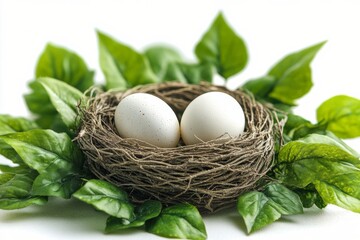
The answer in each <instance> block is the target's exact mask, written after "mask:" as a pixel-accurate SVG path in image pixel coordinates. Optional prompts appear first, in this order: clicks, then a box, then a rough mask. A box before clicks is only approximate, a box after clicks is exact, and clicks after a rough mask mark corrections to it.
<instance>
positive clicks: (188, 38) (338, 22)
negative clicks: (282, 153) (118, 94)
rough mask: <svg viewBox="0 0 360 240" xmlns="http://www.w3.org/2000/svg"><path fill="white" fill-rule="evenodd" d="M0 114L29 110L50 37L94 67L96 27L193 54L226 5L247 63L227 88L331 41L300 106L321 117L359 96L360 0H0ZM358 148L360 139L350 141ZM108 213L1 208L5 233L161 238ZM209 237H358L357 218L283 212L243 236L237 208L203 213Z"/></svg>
mask: <svg viewBox="0 0 360 240" xmlns="http://www.w3.org/2000/svg"><path fill="white" fill-rule="evenodd" d="M0 3H1V4H0V114H11V115H14V116H29V113H28V112H27V110H26V107H25V104H24V101H23V98H22V96H23V95H24V94H25V93H27V92H28V91H29V90H28V88H27V82H28V81H29V80H31V79H32V78H33V76H34V68H35V64H36V61H37V58H38V56H39V54H40V53H41V51H42V50H43V48H44V47H45V44H46V43H47V42H51V43H54V44H57V45H61V46H65V47H67V48H69V49H72V50H74V51H76V52H77V53H78V54H80V55H81V56H82V57H83V58H84V59H85V60H86V62H87V63H88V65H89V66H90V67H91V68H93V69H95V70H96V79H97V81H98V82H102V81H103V76H102V74H101V72H100V69H99V65H98V51H97V40H96V35H95V29H99V30H102V31H103V32H105V33H108V34H110V35H112V36H113V37H115V38H116V39H118V40H120V41H122V42H124V43H127V44H129V45H131V46H132V47H134V48H135V49H137V50H142V49H144V47H146V46H149V45H150V44H154V43H168V44H171V45H173V46H176V47H177V48H178V49H179V50H180V51H181V52H182V53H183V55H184V56H185V57H186V58H187V59H189V60H195V57H194V54H193V48H194V46H195V44H196V43H197V41H198V40H199V39H200V38H201V35H202V34H203V33H204V32H205V30H207V28H208V27H209V26H210V24H211V22H212V20H213V19H214V18H215V16H216V15H217V13H218V12H219V11H220V10H221V11H222V12H223V13H224V15H225V17H226V19H227V20H228V22H229V23H230V24H231V25H232V27H233V28H234V29H235V30H236V31H237V32H238V33H239V34H240V35H241V36H242V37H243V38H244V39H245V41H246V44H247V47H248V49H249V54H250V60H249V63H248V66H247V68H246V69H245V71H244V72H243V73H241V74H239V75H237V76H235V77H233V78H232V79H230V80H229V83H228V84H229V87H232V88H233V87H236V86H239V85H240V84H242V83H243V82H244V81H246V80H248V79H250V78H254V77H258V76H261V75H263V74H265V73H266V72H267V70H268V69H269V68H270V67H271V65H272V64H274V63H275V62H276V61H278V60H279V59H280V58H282V57H283V56H284V55H285V54H287V53H290V52H293V51H296V50H299V49H302V48H304V47H307V46H309V45H312V44H315V43H318V42H321V41H324V40H328V42H327V44H326V45H325V46H324V47H323V49H322V50H321V51H320V52H319V54H318V56H317V57H316V58H315V60H314V62H313V64H312V68H313V80H314V87H313V89H312V90H311V92H310V93H309V94H308V95H307V96H305V97H304V98H303V99H301V100H300V101H298V104H299V107H298V108H297V109H296V110H295V112H296V113H298V114H300V115H302V116H305V117H307V118H309V119H311V120H313V121H315V111H316V107H317V106H319V105H320V104H321V102H323V101H324V100H326V99H328V98H329V97H331V96H334V95H338V94H347V95H350V96H353V97H357V98H359V97H360V89H359V86H360V76H359V70H360V60H359V58H360V57H359V56H360V27H359V26H360V25H359V24H360V14H359V13H360V1H356V0H354V1H350V0H301V1H300V0H299V1H298V0H292V1H289V0H251V1H250V0H249V1H243V0H234V1H226V0H222V1H205V0H193V1H184V0H183V1H169V0H163V1H160V0H151V1H150V0H142V1H131V0H129V1H123V0H113V1H111V0H102V1H95V0H71V1H70V0H61V1H60V0H52V1H50V0H22V1H21V0H0ZM349 144H350V145H351V146H353V147H354V148H356V149H358V150H360V140H359V139H358V140H352V141H349ZM105 219H106V218H105V216H104V215H102V214H101V213H98V212H95V211H93V210H92V209H91V208H90V207H88V206H85V205H84V204H82V203H79V202H76V201H74V200H71V201H59V200H51V201H50V202H49V203H48V204H47V205H46V206H44V207H30V208H27V209H23V210H18V211H12V212H7V211H0V239H2V240H8V239H37V240H45V239H46V240H47V239H78V240H82V239H86V240H93V239H94V240H95V239H118V238H122V239H158V237H156V236H154V235H151V234H148V233H144V232H143V231H136V230H135V231H125V232H124V233H119V234H115V235H106V236H104V235H103V233H102V229H103V227H104V223H105ZM205 222H206V226H207V231H208V236H209V237H208V239H238V238H243V239H275V238H276V239H320V238H324V237H326V238H328V237H332V239H340V238H342V239H359V237H360V231H359V230H358V228H359V226H360V215H359V214H355V213H352V212H348V211H345V210H342V209H339V208H337V207H333V206H330V207H328V208H326V210H324V211H319V210H316V209H310V210H308V211H306V214H304V215H299V216H291V217H284V218H283V219H282V220H280V221H278V222H276V223H274V224H273V225H271V226H269V227H267V228H265V229H263V230H261V231H259V232H256V233H254V234H252V235H250V236H247V237H246V234H245V233H244V224H243V222H242V220H241V219H240V217H238V215H237V214H236V213H235V212H234V211H228V212H225V213H222V214H217V215H215V216H207V217H205Z"/></svg>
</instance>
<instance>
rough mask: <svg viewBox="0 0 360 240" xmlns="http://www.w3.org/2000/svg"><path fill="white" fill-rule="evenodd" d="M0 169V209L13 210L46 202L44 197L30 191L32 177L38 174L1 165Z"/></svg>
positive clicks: (21, 168)
mask: <svg viewBox="0 0 360 240" xmlns="http://www.w3.org/2000/svg"><path fill="white" fill-rule="evenodd" d="M0 169H1V172H2V173H1V174H0V209H4V210H13V209H19V208H25V207H27V206H30V205H33V204H36V205H43V204H45V203H46V202H47V199H46V198H44V197H38V196H32V195H31V193H30V191H31V187H32V183H33V181H34V178H35V177H36V176H37V175H38V174H37V173H36V172H35V171H33V170H31V169H26V168H24V167H8V166H3V165H2V166H1V168H0Z"/></svg>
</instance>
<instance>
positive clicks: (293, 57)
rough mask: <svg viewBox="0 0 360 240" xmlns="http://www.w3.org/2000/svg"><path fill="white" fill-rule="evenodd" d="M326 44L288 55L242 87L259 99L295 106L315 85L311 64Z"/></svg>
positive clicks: (322, 43) (319, 44)
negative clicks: (264, 73) (265, 73)
mask: <svg viewBox="0 0 360 240" xmlns="http://www.w3.org/2000/svg"><path fill="white" fill-rule="evenodd" d="M324 44H325V42H321V43H318V44H315V45H313V46H310V47H308V48H305V49H303V50H301V51H298V52H295V53H291V54H289V55H287V56H286V57H284V58H283V59H281V60H280V61H279V62H278V63H277V64H276V65H275V66H274V67H272V68H271V69H270V71H269V72H268V73H267V75H266V76H264V77H260V78H258V79H254V80H250V81H248V82H246V83H245V84H244V85H243V86H242V88H243V89H247V90H249V91H251V92H252V93H253V94H254V95H255V96H256V97H257V98H258V99H262V100H265V101H267V102H271V103H274V104H278V103H279V102H280V103H282V104H285V106H286V105H287V106H289V107H292V106H294V105H295V100H296V99H299V98H300V97H302V96H304V95H305V94H306V93H308V92H309V91H310V89H311V87H312V85H313V83H312V76H311V68H310V64H311V61H312V60H313V59H314V57H315V55H316V54H317V52H318V51H319V50H320V49H321V47H322V46H323V45H324Z"/></svg>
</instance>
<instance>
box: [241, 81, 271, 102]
mask: <svg viewBox="0 0 360 240" xmlns="http://www.w3.org/2000/svg"><path fill="white" fill-rule="evenodd" d="M275 83H276V78H275V77H273V76H263V77H260V78H257V79H252V80H249V81H247V82H246V83H245V84H244V85H243V86H242V87H241V88H242V89H244V90H247V91H250V92H251V93H252V94H254V96H255V97H257V98H259V99H266V98H267V96H268V95H269V93H270V92H271V90H272V89H273V88H274V85H275Z"/></svg>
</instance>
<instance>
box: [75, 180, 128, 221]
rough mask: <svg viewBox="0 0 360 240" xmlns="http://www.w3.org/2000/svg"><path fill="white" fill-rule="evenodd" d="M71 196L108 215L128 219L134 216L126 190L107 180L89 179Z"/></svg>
mask: <svg viewBox="0 0 360 240" xmlns="http://www.w3.org/2000/svg"><path fill="white" fill-rule="evenodd" d="M73 196H74V197H75V198H77V199H79V200H80V201H83V202H86V203H88V204H90V205H92V206H94V207H95V208H96V209H98V210H100V211H103V212H105V213H107V214H109V215H110V216H113V217H116V218H121V219H124V220H128V221H133V220H134V218H135V215H134V206H133V205H132V204H131V203H130V202H129V200H128V196H127V194H126V192H124V191H123V190H121V189H120V188H117V187H115V186H114V185H112V184H110V183H108V182H105V181H102V180H96V179H92V180H89V181H88V182H86V184H85V185H84V186H83V187H81V188H80V189H79V190H78V191H77V192H75V193H74V195H73Z"/></svg>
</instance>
